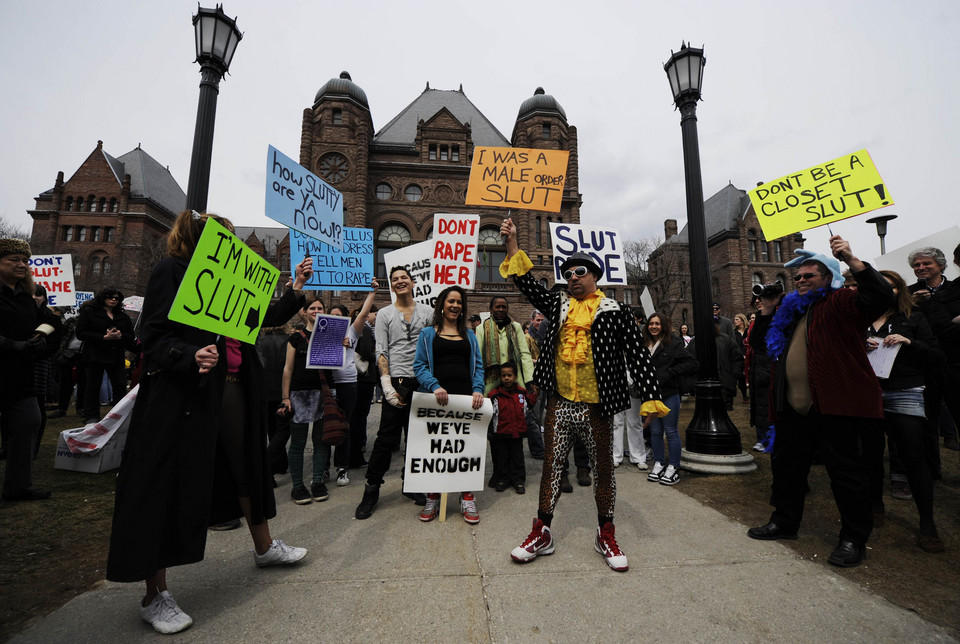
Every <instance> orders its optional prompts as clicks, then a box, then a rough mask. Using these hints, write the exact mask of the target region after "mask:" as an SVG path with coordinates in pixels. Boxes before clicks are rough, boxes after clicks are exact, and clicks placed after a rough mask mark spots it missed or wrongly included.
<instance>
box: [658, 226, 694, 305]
mask: <svg viewBox="0 0 960 644" xmlns="http://www.w3.org/2000/svg"><path fill="white" fill-rule="evenodd" d="M689 254H690V252H689V249H688V247H687V245H686V244H668V243H663V244H659V245H658V246H657V247H656V248H655V249H654V250H653V251H652V252H651V253H650V254H649V257H648V260H647V279H648V283H649V286H650V294H651V297H652V298H653V303H654V306H656V307H657V310H658V311H660V312H662V313H664V314H665V315H667V316H669V317H671V318H673V319H676V315H675V312H676V311H677V310H678V309H684V308H686V309H688V310H689V309H691V308H692V306H693V303H692V300H691V294H690V259H689Z"/></svg>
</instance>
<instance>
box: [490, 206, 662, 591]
mask: <svg viewBox="0 0 960 644" xmlns="http://www.w3.org/2000/svg"><path fill="white" fill-rule="evenodd" d="M500 234H501V235H503V236H504V238H505V239H506V248H507V258H506V259H505V260H504V262H503V264H502V265H501V267H500V274H501V275H503V276H504V277H508V276H511V275H512V276H513V278H514V283H515V284H516V285H517V288H519V289H520V292H521V293H523V295H524V297H526V298H527V299H528V300H529V301H530V303H531V304H532V305H533V306H534V307H535V308H536V309H537V310H539V311H541V312H542V313H543V314H544V316H546V318H547V319H549V320H550V323H551V324H550V328H549V330H548V331H547V335H546V337H545V338H544V341H543V343H542V344H541V347H540V359H539V360H538V361H537V366H536V369H535V370H534V382H536V384H537V386H538V387H540V389H541V390H543V391H544V392H551V393H552V394H553V395H552V396H551V400H550V403H549V406H548V407H547V418H546V422H545V423H544V427H543V431H544V442H545V447H546V455H545V457H544V459H543V475H542V476H541V478H540V504H539V507H538V510H537V518H536V519H534V520H533V531H532V532H531V533H530V535H529V536H528V537H527V538H526V539H525V540H524V541H523V543H521V544H520V545H519V546H517V547H516V548H514V549H513V551H512V552H511V553H510V556H511V557H512V558H513V560H514V561H516V562H518V563H526V562H528V561H532V560H533V559H535V558H536V557H537V556H538V555H549V554H552V553H553V551H554V542H553V535H552V533H551V531H550V524H551V522H552V520H553V512H554V509H555V508H556V505H557V500H558V499H559V498H560V476H561V473H562V471H563V464H564V462H566V459H567V455H568V454H569V452H570V448H571V447H572V446H573V442H574V439H575V438H580V439H581V440H582V441H583V444H584V445H585V446H586V448H587V451H588V452H589V455H590V462H591V465H592V466H593V470H594V472H595V476H594V482H593V490H594V498H595V500H596V503H597V522H598V528H597V535H596V539H595V541H594V547H595V548H596V550H597V552H599V553H600V554H601V555H602V556H603V557H604V559H605V560H606V562H607V564H608V565H609V566H610V567H611V568H612V569H614V570H616V571H619V572H623V571H625V570H627V568H628V565H627V557H626V555H624V554H623V551H622V550H620V547H619V546H618V545H617V541H616V539H615V536H614V525H613V510H614V504H615V502H616V494H617V487H616V481H615V479H614V475H613V431H612V426H613V416H614V415H615V414H617V413H619V412H621V411H624V410H626V409H629V408H630V391H629V389H628V386H627V372H628V371H629V373H630V377H631V378H632V380H633V381H634V382H635V383H637V384H638V385H639V388H640V391H641V398H642V399H643V401H644V403H643V406H642V407H641V414H642V415H647V414H651V413H655V414H657V415H659V416H663V415H666V413H667V412H668V410H667V408H666V407H665V406H664V405H663V403H662V402H661V401H660V389H659V386H658V385H657V378H656V375H655V370H654V369H653V365H652V364H651V362H650V356H649V354H648V353H647V352H646V350H645V349H644V348H643V343H642V341H641V339H640V334H639V327H637V325H636V323H635V322H634V320H633V314H632V313H631V311H630V309H629V308H627V307H625V306H621V305H620V304H618V303H617V302H616V301H614V300H612V299H610V298H607V297H604V295H603V292H602V291H599V290H598V289H597V280H598V279H599V278H600V277H601V276H602V275H603V271H602V270H601V268H600V266H599V265H598V264H597V262H596V261H595V260H594V259H593V258H592V257H591V256H590V255H587V254H585V253H574V254H573V256H571V257H570V258H568V259H567V260H566V261H565V262H563V264H562V265H561V266H560V270H561V272H562V273H563V275H564V279H566V280H567V292H562V291H548V290H546V289H545V288H543V287H542V286H541V285H540V284H539V283H538V282H537V280H536V278H535V277H534V276H533V275H531V274H530V273H529V271H530V268H532V266H533V264H532V263H531V262H530V259H529V258H528V257H527V255H526V253H524V252H523V251H521V250H520V248H519V246H518V245H517V227H516V225H515V224H514V223H513V221H511V220H510V219H506V220H504V222H503V225H502V226H501V227H500Z"/></svg>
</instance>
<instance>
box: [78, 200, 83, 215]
mask: <svg viewBox="0 0 960 644" xmlns="http://www.w3.org/2000/svg"><path fill="white" fill-rule="evenodd" d="M77 212H83V197H77Z"/></svg>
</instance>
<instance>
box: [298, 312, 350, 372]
mask: <svg viewBox="0 0 960 644" xmlns="http://www.w3.org/2000/svg"><path fill="white" fill-rule="evenodd" d="M349 327H350V318H347V317H342V316H339V315H318V316H317V321H316V324H315V325H314V327H313V334H312V335H311V336H310V344H309V346H308V347H307V369H342V368H343V366H344V364H343V363H344V359H345V358H346V353H347V351H346V348H345V347H344V346H343V339H344V338H345V337H346V336H347V329H348V328H349Z"/></svg>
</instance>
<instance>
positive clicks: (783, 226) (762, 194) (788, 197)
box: [747, 150, 893, 240]
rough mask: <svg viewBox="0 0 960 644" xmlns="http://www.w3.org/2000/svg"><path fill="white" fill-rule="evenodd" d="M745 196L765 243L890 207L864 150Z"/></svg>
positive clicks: (773, 182) (891, 199)
mask: <svg viewBox="0 0 960 644" xmlns="http://www.w3.org/2000/svg"><path fill="white" fill-rule="evenodd" d="M747 194H749V195H750V202H751V203H752V204H753V209H754V211H755V212H756V213H757V219H759V220H760V227H761V228H762V229H763V234H764V236H765V237H766V238H767V239H768V240H774V239H779V238H780V237H783V236H785V235H791V234H793V233H798V232H800V231H802V230H809V229H811V228H817V227H818V226H823V225H826V224H829V223H832V222H834V221H839V220H841V219H846V218H848V217H856V216H857V215H862V214H863V213H865V212H870V211H871V210H876V209H877V208H883V207H884V206H892V205H893V198H892V197H891V196H890V191H889V190H887V187H886V186H885V185H884V184H883V179H881V178H880V173H879V172H877V168H876V167H875V166H874V165H873V161H872V160H871V159H870V155H869V154H867V151H866V150H860V151H859V152H854V153H853V154H847V155H845V156H842V157H840V158H839V159H834V160H833V161H829V162H827V163H822V164H820V165H817V166H814V167H812V168H807V169H806V170H802V171H800V172H796V173H793V174H788V175H787V176H785V177H781V178H779V179H777V180H776V181H768V182H767V183H764V184H762V185H760V186H757V187H756V188H754V189H753V190H751V191H750V192H749V193H747Z"/></svg>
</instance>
